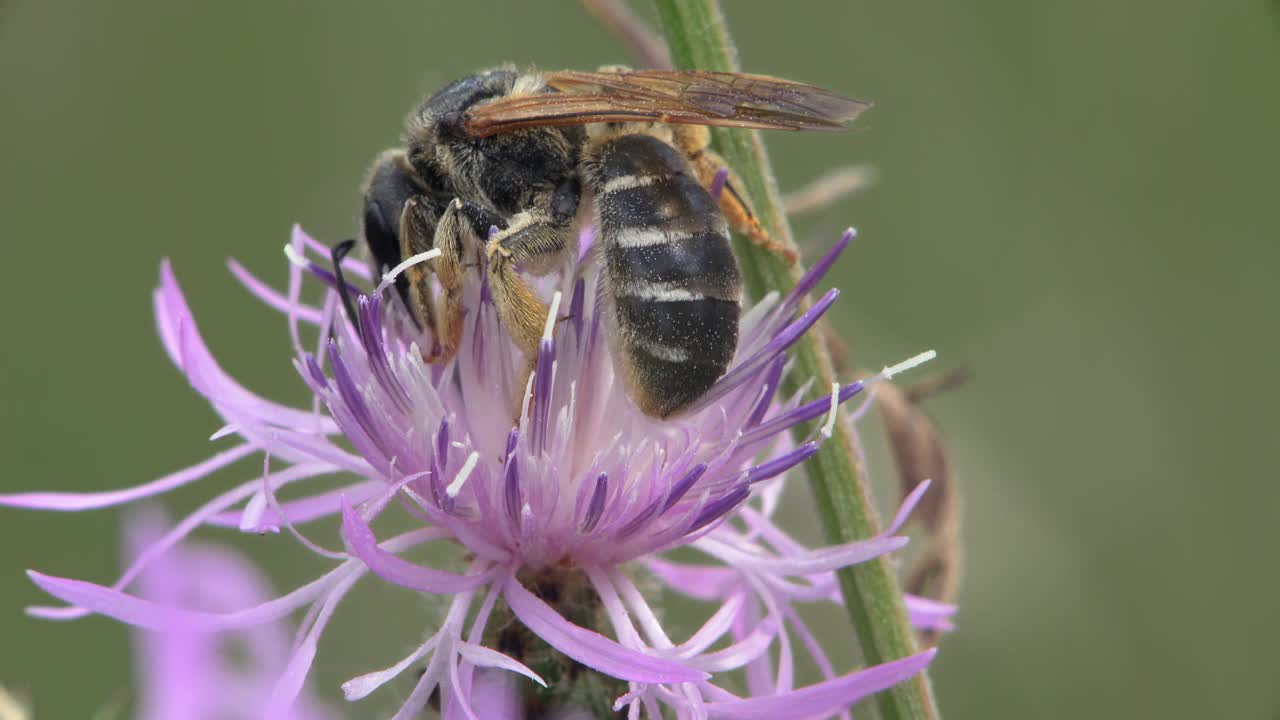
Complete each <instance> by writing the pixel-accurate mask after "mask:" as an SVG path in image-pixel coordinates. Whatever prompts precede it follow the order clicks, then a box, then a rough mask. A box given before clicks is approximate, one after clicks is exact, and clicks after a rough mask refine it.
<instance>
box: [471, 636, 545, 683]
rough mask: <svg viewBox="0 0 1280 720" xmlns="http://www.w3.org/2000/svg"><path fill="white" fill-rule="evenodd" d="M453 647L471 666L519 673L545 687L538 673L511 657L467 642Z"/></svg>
mask: <svg viewBox="0 0 1280 720" xmlns="http://www.w3.org/2000/svg"><path fill="white" fill-rule="evenodd" d="M454 647H455V648H457V650H458V654H459V655H461V656H462V657H464V658H466V659H467V660H468V661H469V662H470V663H471V664H472V665H475V666H476V667H481V668H497V669H499V670H507V671H509V672H513V673H519V674H521V675H523V676H525V677H527V678H529V679H530V680H532V681H534V682H536V683H538V684H539V685H541V686H542V687H546V686H547V682H546V681H545V680H543V679H542V678H541V677H540V676H539V675H538V673H536V672H534V671H532V670H530V669H529V668H528V666H526V665H525V664H524V663H522V662H520V661H519V660H516V659H515V658H513V657H509V656H507V655H503V654H502V653H500V652H498V651H497V650H490V649H489V648H487V647H485V646H483V645H476V644H474V643H469V642H462V641H459V642H456V643H454Z"/></svg>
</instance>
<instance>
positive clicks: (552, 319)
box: [542, 290, 560, 342]
mask: <svg viewBox="0 0 1280 720" xmlns="http://www.w3.org/2000/svg"><path fill="white" fill-rule="evenodd" d="M559 314H560V291H559V290H557V291H556V294H555V295H552V296H551V312H549V313H547V324H546V326H545V327H543V329H542V342H551V331H552V330H553V329H554V328H555V326H556V316H557V315H559Z"/></svg>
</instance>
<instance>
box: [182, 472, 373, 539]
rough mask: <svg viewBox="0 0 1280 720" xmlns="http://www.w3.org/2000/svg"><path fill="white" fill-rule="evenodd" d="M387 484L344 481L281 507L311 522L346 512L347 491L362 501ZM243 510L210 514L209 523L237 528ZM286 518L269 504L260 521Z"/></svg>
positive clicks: (297, 519)
mask: <svg viewBox="0 0 1280 720" xmlns="http://www.w3.org/2000/svg"><path fill="white" fill-rule="evenodd" d="M385 487H386V484H385V483H383V482H381V481H379V480H369V481H366V482H360V483H354V484H351V485H344V486H342V487H339V488H334V489H333V490H329V491H326V492H323V493H317V494H315V495H312V496H310V497H304V498H298V499H297V500H286V501H285V502H282V503H280V508H281V509H282V510H283V511H284V514H285V517H286V518H288V520H289V522H291V523H293V524H294V525H301V524H302V523H306V522H310V521H312V520H315V519H317V518H322V517H326V516H328V515H333V514H335V513H339V512H342V504H341V500H342V497H343V496H344V495H346V496H351V497H353V498H354V499H355V504H357V505H358V504H360V503H362V502H364V501H366V500H368V499H369V498H371V497H373V496H375V495H377V494H378V491H380V490H382V489H383V488H385ZM242 513H243V511H241V510H232V511H229V512H225V513H220V514H218V515H215V516H214V517H213V518H210V520H209V522H208V523H207V524H209V525H212V526H214V527H226V528H234V527H238V526H239V525H240V518H241V516H242ZM282 522H283V519H282V518H281V517H280V515H279V514H278V513H277V512H276V511H275V509H274V508H271V507H268V508H267V509H266V511H265V512H264V513H263V514H262V518H261V520H260V524H262V525H264V526H268V527H274V526H277V525H279V524H281V523H282Z"/></svg>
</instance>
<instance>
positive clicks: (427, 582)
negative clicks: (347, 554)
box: [342, 499, 493, 594]
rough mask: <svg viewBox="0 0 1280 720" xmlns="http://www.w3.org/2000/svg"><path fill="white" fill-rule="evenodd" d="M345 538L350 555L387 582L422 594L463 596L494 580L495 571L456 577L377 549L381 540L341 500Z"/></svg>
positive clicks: (343, 534)
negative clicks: (456, 594)
mask: <svg viewBox="0 0 1280 720" xmlns="http://www.w3.org/2000/svg"><path fill="white" fill-rule="evenodd" d="M342 537H343V538H344V539H345V540H346V541H347V544H348V545H349V546H350V547H351V552H352V553H353V554H354V555H355V556H356V557H358V558H360V560H361V561H362V562H363V563H364V564H365V565H366V566H368V568H369V569H370V570H372V571H373V573H374V574H375V575H377V576H378V577H380V578H382V579H383V580H386V581H387V582H391V583H395V584H396V585H403V586H404V587H407V588H410V589H413V590H418V591H419V592H429V593H444V594H454V593H460V592H465V591H467V590H474V589H476V588H478V587H480V586H481V585H484V584H485V583H487V582H489V581H490V580H491V579H493V573H492V572H486V573H480V574H478V575H457V574H455V573H451V572H445V571H443V570H435V569H433V568H425V567H422V566H421V565H415V564H414V563H411V562H409V561H408V560H404V559H403V558H399V557H397V556H395V555H393V554H391V553H389V552H387V551H386V550H383V549H382V548H380V547H378V539H377V538H376V537H374V535H373V530H370V529H369V526H368V525H367V524H365V522H364V521H363V520H361V519H360V515H359V513H357V512H356V511H355V510H354V509H352V507H351V504H350V503H348V502H347V501H346V500H345V499H344V500H343V501H342Z"/></svg>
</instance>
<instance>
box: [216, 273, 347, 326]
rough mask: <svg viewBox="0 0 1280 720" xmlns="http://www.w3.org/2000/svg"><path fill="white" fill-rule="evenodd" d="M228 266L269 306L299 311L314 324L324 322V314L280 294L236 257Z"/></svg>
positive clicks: (280, 309)
mask: <svg viewBox="0 0 1280 720" xmlns="http://www.w3.org/2000/svg"><path fill="white" fill-rule="evenodd" d="M227 268H228V269H230V270H231V274H232V275H235V276H236V279H237V280H239V281H240V284H241V285H244V286H245V288H246V289H247V290H248V291H249V292H250V293H252V294H253V296H254V297H256V298H258V299H259V300H261V301H262V302H264V303H266V304H267V306H268V307H271V308H272V309H274V310H278V311H280V312H282V313H285V314H288V313H290V312H293V313H297V315H298V319H299V320H302V321H304V322H308V323H311V324H312V325H320V324H321V323H323V322H324V316H323V314H322V313H321V312H320V311H319V310H317V309H315V308H313V307H310V306H308V305H303V304H301V303H294V302H290V301H289V298H287V297H285V296H284V295H282V294H280V292H279V291H278V290H276V289H275V288H273V287H271V286H270V285H268V284H266V283H265V282H263V281H262V280H259V279H258V278H257V276H255V275H254V274H253V273H251V272H249V271H248V270H247V269H246V268H245V266H243V265H241V264H240V263H239V262H238V261H236V260H235V259H228V260H227Z"/></svg>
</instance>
